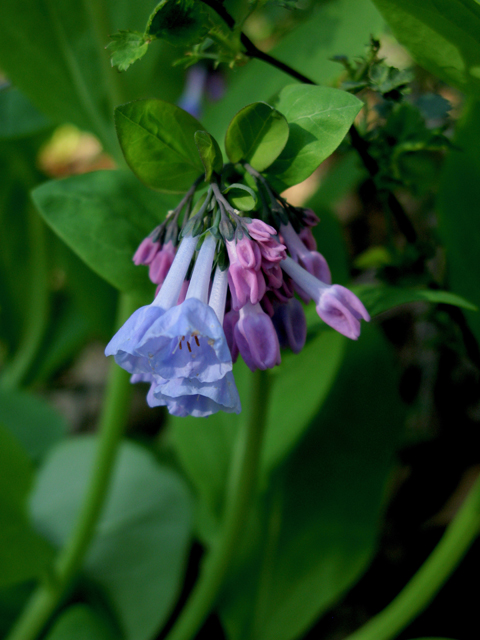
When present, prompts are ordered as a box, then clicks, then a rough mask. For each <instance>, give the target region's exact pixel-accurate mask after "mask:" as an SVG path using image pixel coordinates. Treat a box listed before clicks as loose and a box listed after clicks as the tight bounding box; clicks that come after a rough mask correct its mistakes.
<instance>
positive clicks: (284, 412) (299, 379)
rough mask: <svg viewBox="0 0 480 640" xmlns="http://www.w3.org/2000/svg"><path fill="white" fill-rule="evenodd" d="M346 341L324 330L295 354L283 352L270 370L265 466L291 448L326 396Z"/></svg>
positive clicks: (279, 459) (270, 467)
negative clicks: (279, 362) (279, 359)
mask: <svg viewBox="0 0 480 640" xmlns="http://www.w3.org/2000/svg"><path fill="white" fill-rule="evenodd" d="M346 343H347V340H346V339H345V338H344V337H343V336H341V335H340V334H339V333H336V332H334V331H328V332H324V333H322V334H321V335H320V336H318V337H317V338H315V340H313V341H312V342H311V343H310V344H309V345H308V347H306V348H305V349H303V351H301V352H300V353H299V354H293V353H289V352H288V351H286V352H283V354H282V364H281V366H280V367H278V368H276V369H273V371H272V391H271V394H272V395H271V401H270V411H269V415H268V423H267V424H268V427H267V432H266V436H265V444H264V450H263V465H264V467H265V470H267V471H271V470H272V469H274V468H275V467H276V466H277V465H278V464H279V463H280V462H281V461H282V460H283V459H284V458H285V456H286V455H287V454H288V453H289V452H290V451H291V450H292V449H293V448H294V446H295V445H296V444H297V442H298V440H299V438H300V437H301V436H302V434H303V432H304V431H305V429H306V428H307V427H308V425H309V424H310V422H311V420H312V418H313V417H314V415H315V414H316V413H317V412H318V410H319V408H320V407H321V406H322V404H323V402H324V401H325V400H326V399H327V397H328V393H329V391H330V389H331V387H332V385H333V383H334V381H335V379H336V376H337V373H338V371H339V369H340V366H341V364H342V361H343V358H344V356H345V347H346ZM319 362H321V368H320V367H319ZM299 390H301V402H299V400H298V394H299Z"/></svg>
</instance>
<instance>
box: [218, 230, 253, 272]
mask: <svg viewBox="0 0 480 640" xmlns="http://www.w3.org/2000/svg"><path fill="white" fill-rule="evenodd" d="M226 244H227V251H228V257H229V259H230V264H236V263H237V262H238V264H240V266H241V267H243V268H244V269H254V270H255V271H258V270H259V269H260V267H261V265H262V256H261V254H260V249H259V247H258V245H257V243H256V242H253V241H252V240H250V238H247V236H243V238H241V240H239V241H238V242H235V241H234V240H230V241H227V243H226Z"/></svg>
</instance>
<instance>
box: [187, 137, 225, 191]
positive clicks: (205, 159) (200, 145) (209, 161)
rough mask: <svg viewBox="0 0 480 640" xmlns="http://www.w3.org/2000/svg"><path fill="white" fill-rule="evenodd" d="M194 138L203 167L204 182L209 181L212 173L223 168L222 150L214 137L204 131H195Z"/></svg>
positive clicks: (218, 171)
mask: <svg viewBox="0 0 480 640" xmlns="http://www.w3.org/2000/svg"><path fill="white" fill-rule="evenodd" d="M194 140H195V144H196V145H197V149H198V153H199V154H200V158H201V160H202V164H203V166H204V167H205V182H210V179H211V177H212V173H213V172H215V173H220V172H221V171H222V169H223V157H222V152H221V151H220V147H219V146H218V142H217V141H216V140H215V138H213V137H212V136H211V135H210V134H209V133H207V132H206V131H197V132H196V133H195V136H194Z"/></svg>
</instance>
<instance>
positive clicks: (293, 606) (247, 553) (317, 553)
mask: <svg viewBox="0 0 480 640" xmlns="http://www.w3.org/2000/svg"><path fill="white" fill-rule="evenodd" d="M320 370H321V362H319V366H318V371H320ZM396 387H397V380H396V376H395V374H394V372H393V367H392V359H391V354H390V352H389V350H388V345H387V344H386V343H385V341H384V340H383V339H382V338H381V336H380V335H379V334H378V333H377V332H376V331H375V328H374V327H368V329H367V330H366V331H365V332H364V333H363V335H362V339H361V340H359V341H358V342H351V341H349V342H348V350H347V356H346V358H345V360H344V363H343V365H342V367H341V370H340V373H339V375H338V378H337V380H336V384H335V385H334V387H333V388H332V392H331V393H330V394H329V396H328V399H327V400H326V402H325V403H324V404H323V406H322V408H321V409H320V411H319V413H318V414H317V416H316V417H315V418H314V420H313V421H312V423H311V425H310V428H309V430H308V432H307V433H306V434H305V436H304V438H303V439H302V441H301V443H300V445H299V446H298V448H297V449H296V450H295V451H294V452H293V454H292V455H291V456H290V457H289V459H288V460H287V461H286V462H285V464H284V465H283V466H282V467H281V468H280V469H279V471H278V473H277V474H275V476H274V478H273V480H272V482H271V484H270V487H269V489H268V491H267V493H266V495H265V496H264V497H263V498H261V499H260V500H259V502H258V506H257V510H256V513H254V514H252V519H251V521H250V522H246V523H245V526H244V536H243V541H242V545H241V547H239V548H238V549H237V554H236V558H235V567H234V568H233V570H232V571H231V572H230V576H229V582H228V584H227V586H226V589H225V591H224V593H223V595H222V597H221V600H220V605H219V606H220V611H219V613H220V616H221V618H222V620H223V622H224V624H225V628H226V630H227V634H228V638H229V639H230V640H240V639H242V640H245V639H246V638H248V640H260V639H261V640H293V639H294V638H299V637H303V635H304V633H305V632H306V630H307V629H308V627H310V626H311V625H312V623H313V622H314V620H315V619H316V618H317V617H318V616H319V615H321V614H322V613H323V612H324V611H326V610H327V609H328V608H329V607H331V606H332V605H333V604H334V603H335V602H336V601H338V600H339V598H340V597H342V595H343V594H344V593H345V592H346V590H347V589H348V588H349V587H351V586H352V585H353V584H354V582H355V581H356V580H358V578H359V577H360V576H361V574H362V573H363V572H364V571H365V569H366V567H367V565H368V562H369V560H370V559H371V557H372V555H373V552H374V548H375V542H376V539H377V536H378V521H379V517H380V514H381V509H382V505H383V502H384V496H385V487H386V485H387V481H388V477H389V474H390V471H391V464H392V462H393V460H392V458H393V453H394V450H395V447H396V444H397V439H398V437H399V432H400V430H401V428H402V425H403V417H404V410H403V406H402V404H401V402H400V400H399V398H398V394H397V389H396ZM297 393H298V394H301V391H300V388H298V389H297ZM300 397H301V395H299V398H300Z"/></svg>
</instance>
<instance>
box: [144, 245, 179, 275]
mask: <svg viewBox="0 0 480 640" xmlns="http://www.w3.org/2000/svg"><path fill="white" fill-rule="evenodd" d="M174 258H175V247H174V246H173V243H172V242H167V244H166V245H164V246H163V247H162V248H161V249H160V251H159V252H158V253H157V255H156V256H155V257H154V258H153V260H152V261H151V263H150V267H149V270H148V276H149V278H150V280H151V281H152V282H153V283H155V284H163V281H164V280H165V278H166V277H167V273H168V272H169V270H170V267H171V266H172V263H173V260H174Z"/></svg>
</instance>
